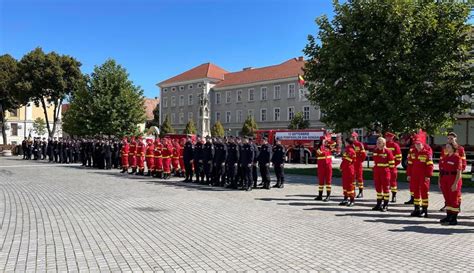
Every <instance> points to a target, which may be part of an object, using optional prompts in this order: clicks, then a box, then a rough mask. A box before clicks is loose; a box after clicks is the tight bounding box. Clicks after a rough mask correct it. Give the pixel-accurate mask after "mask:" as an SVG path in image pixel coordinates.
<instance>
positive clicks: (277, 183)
mask: <svg viewBox="0 0 474 273" xmlns="http://www.w3.org/2000/svg"><path fill="white" fill-rule="evenodd" d="M279 187H280V179H277V182H276V184H275V185H273V187H272V188H279Z"/></svg>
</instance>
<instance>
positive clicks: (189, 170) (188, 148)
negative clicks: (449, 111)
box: [183, 137, 194, 182]
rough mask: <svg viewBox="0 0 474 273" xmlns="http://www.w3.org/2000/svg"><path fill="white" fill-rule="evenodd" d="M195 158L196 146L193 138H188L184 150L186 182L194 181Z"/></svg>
mask: <svg viewBox="0 0 474 273" xmlns="http://www.w3.org/2000/svg"><path fill="white" fill-rule="evenodd" d="M193 159H194V147H193V142H192V141H191V138H190V137H188V138H187V139H186V143H185V144H184V150H183V161H184V173H185V179H184V182H193V165H192V164H193Z"/></svg>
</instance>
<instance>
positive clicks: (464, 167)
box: [439, 145, 467, 171]
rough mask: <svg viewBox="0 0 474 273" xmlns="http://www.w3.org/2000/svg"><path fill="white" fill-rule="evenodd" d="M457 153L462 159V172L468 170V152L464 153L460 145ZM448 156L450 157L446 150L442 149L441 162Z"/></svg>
mask: <svg viewBox="0 0 474 273" xmlns="http://www.w3.org/2000/svg"><path fill="white" fill-rule="evenodd" d="M456 153H457V154H458V155H459V158H460V159H461V167H462V170H463V171H464V170H466V167H467V162H466V152H465V151H464V147H463V146H461V145H458V150H457V152H456ZM447 155H448V153H447V152H446V151H445V150H444V149H442V150H441V155H440V157H439V160H440V161H441V160H442V159H443V157H445V156H447Z"/></svg>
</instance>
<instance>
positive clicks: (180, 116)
mask: <svg viewBox="0 0 474 273" xmlns="http://www.w3.org/2000/svg"><path fill="white" fill-rule="evenodd" d="M183 123H184V113H179V124H183Z"/></svg>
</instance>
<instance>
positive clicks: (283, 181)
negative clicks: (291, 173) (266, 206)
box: [278, 178, 285, 189]
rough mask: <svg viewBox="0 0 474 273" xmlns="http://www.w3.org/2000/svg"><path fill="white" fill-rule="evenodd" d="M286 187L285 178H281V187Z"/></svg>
mask: <svg viewBox="0 0 474 273" xmlns="http://www.w3.org/2000/svg"><path fill="white" fill-rule="evenodd" d="M284 187H285V180H283V178H282V179H281V182H280V187H278V188H280V189H283V188H284Z"/></svg>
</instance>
